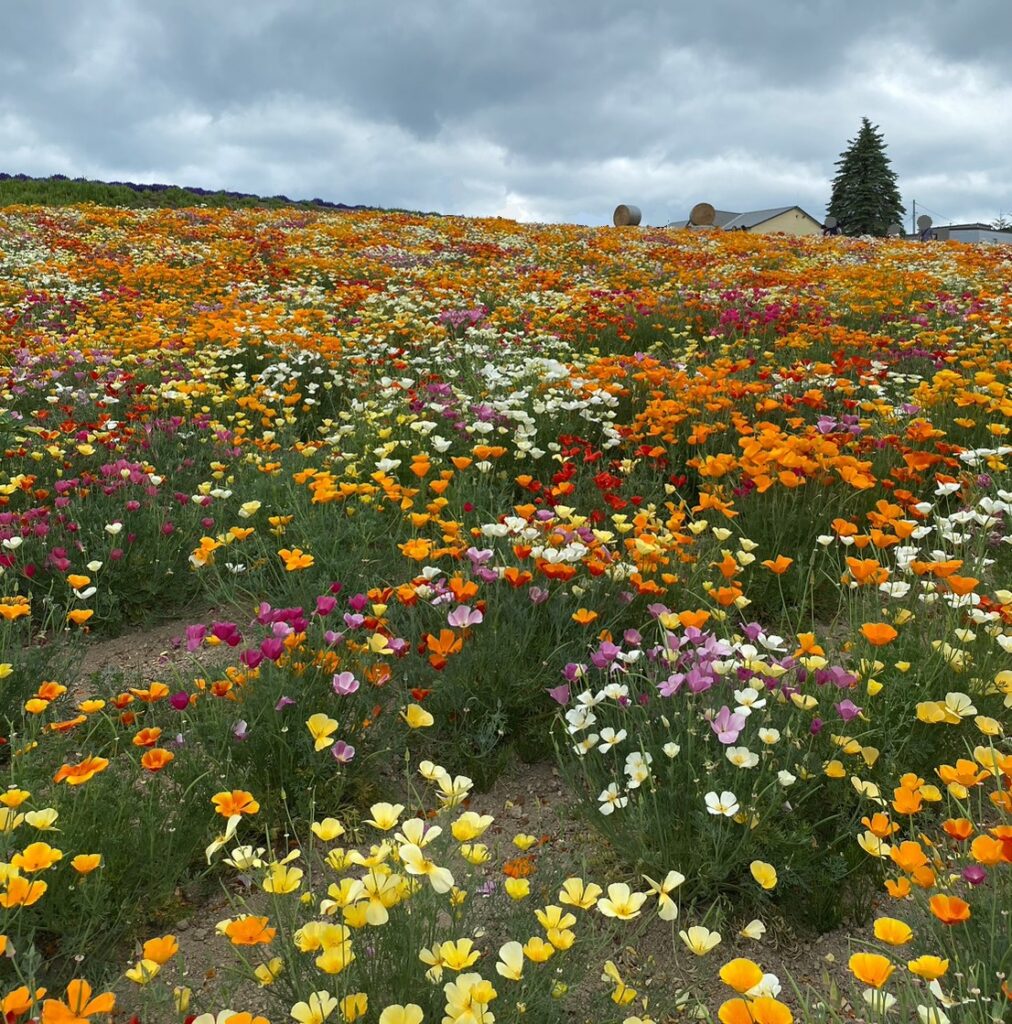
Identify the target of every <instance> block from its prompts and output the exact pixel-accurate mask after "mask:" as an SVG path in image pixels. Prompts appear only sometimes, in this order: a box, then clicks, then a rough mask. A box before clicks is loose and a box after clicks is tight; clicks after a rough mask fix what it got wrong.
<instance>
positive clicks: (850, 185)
mask: <svg viewBox="0 0 1012 1024" xmlns="http://www.w3.org/2000/svg"><path fill="white" fill-rule="evenodd" d="M836 166H837V168H839V170H838V171H837V173H836V177H835V178H834V179H833V196H832V198H831V199H830V201H829V215H830V216H832V217H835V218H836V220H837V223H838V224H839V226H840V229H841V230H842V231H843V232H844V233H845V234H848V235H884V234H885V233H886V229H887V228H888V227H889V225H890V224H892V223H893V222H894V221H899V222H902V219H903V214H904V212H905V209H904V207H903V204H902V203H901V202H900V193H899V190H898V189H897V188H896V172H895V171H893V170H892V168H891V167H890V166H889V158H888V157H887V156H886V154H885V143H884V142H883V141H882V133H881V132H880V131H879V130H878V125H873V124H872V123H871V122H870V121H869V120H868V118H866V117H862V118H861V130H860V131H859V132H858V133H857V138H855V139H850V140H848V142H847V149H846V151H845V152H843V153H841V154H840V159H839V160H837V161H836Z"/></svg>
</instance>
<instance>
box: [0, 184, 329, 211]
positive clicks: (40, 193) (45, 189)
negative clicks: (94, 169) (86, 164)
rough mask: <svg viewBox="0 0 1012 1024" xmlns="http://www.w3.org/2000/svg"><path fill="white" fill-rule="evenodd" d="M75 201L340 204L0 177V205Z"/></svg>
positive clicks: (143, 205) (151, 205)
mask: <svg viewBox="0 0 1012 1024" xmlns="http://www.w3.org/2000/svg"><path fill="white" fill-rule="evenodd" d="M77 203H96V204H98V205H100V206H120V207H130V208H132V209H156V208H166V207H167V208H171V209H177V208H179V207H185V206H197V205H200V204H203V205H205V206H215V207H228V208H230V209H241V208H250V207H256V208H261V209H263V208H266V209H278V208H281V207H289V206H291V207H299V208H301V209H308V210H323V209H332V208H339V207H338V204H336V203H328V202H326V201H324V200H322V199H298V200H296V199H289V198H288V197H287V196H258V195H250V194H247V193H243V192H231V191H229V192H225V191H217V192H210V191H206V190H203V189H199V190H198V189H194V188H181V187H179V186H176V185H169V186H165V185H136V184H133V183H130V184H121V183H109V182H104V181H89V180H85V179H84V178H75V179H73V180H71V179H69V178H67V177H65V176H64V175H52V176H50V177H48V178H32V177H21V176H18V177H12V176H9V175H8V176H5V177H4V178H2V179H0V206H17V205H25V206H73V205H75V204H77Z"/></svg>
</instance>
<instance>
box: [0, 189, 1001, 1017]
mask: <svg viewBox="0 0 1012 1024" xmlns="http://www.w3.org/2000/svg"><path fill="white" fill-rule="evenodd" d="M1010 280H1012V253H1009V252H1008V250H1003V249H1002V248H1000V247H994V248H991V249H981V248H974V247H964V246H960V245H958V244H955V243H951V244H950V243H937V244H924V245H917V244H911V243H906V242H897V241H884V240H871V239H846V238H827V239H823V238H814V239H796V238H787V237H763V236H753V235H746V234H736V233H729V234H726V235H724V234H712V233H707V232H688V231H663V230H656V229H643V230H629V231H625V230H612V229H608V230H605V229H589V228H577V227H564V226H527V225H518V224H515V223H513V222H509V221H501V220H468V219H462V218H435V217H422V216H414V215H407V214H384V213H378V212H377V213H373V212H355V213H344V214H330V213H315V212H307V211H301V210H299V211H296V210H291V209H288V210H271V211H263V210H261V211H251V210H242V211H234V210H233V211H229V210H210V209H204V208H197V209H185V210H150V211H128V210H119V209H103V208H100V207H94V206H88V207H70V208H65V209H61V210H51V209H44V208H40V207H8V208H6V209H4V210H2V211H0V354H2V362H0V396H2V404H0V446H2V448H3V455H4V458H3V462H2V464H0V770H2V772H3V775H4V780H3V786H2V790H0V1016H3V1015H6V1019H7V1020H9V1021H41V1022H43V1024H74V1022H81V1021H106V1020H113V1021H123V1022H125V1021H128V1020H136V1021H142V1022H144V1024H152V1022H154V1024H159V1022H181V1021H194V1020H195V1021H197V1022H198V1024H230V1022H231V1024H264V1022H265V1021H270V1022H273V1024H280V1022H282V1021H287V1020H295V1021H298V1022H299V1024H322V1022H323V1021H325V1020H330V1021H334V1022H345V1021H346V1022H351V1021H356V1020H358V1021H362V1022H363V1024H420V1022H424V1024H436V1022H442V1024H493V1022H499V1024H506V1022H518V1021H521V1020H524V1021H537V1022H541V1021H573V1022H582V1021H592V1022H595V1024H650V1022H652V1024H663V1022H665V1021H670V1020H676V1019H678V1020H680V1019H696V1020H712V1021H717V1020H719V1021H721V1022H724V1024H785V1022H790V1021H792V1020H794V1021H805V1022H816V1021H819V1022H830V1021H845V1020H868V1021H878V1020H895V1021H898V1022H906V1021H921V1022H924V1024H945V1022H947V1021H953V1022H988V1021H1002V1020H1008V1019H1009V1013H1010V1006H1012V988H1010V984H1009V982H1008V980H1007V975H1008V972H1009V970H1010V968H1012V953H1010V945H1012V943H1010V941H1009V935H1010V934H1012V923H1010V921H1009V911H1010V908H1012V744H1010V741H1009V736H1008V731H1009V720H1010V719H1009V711H1010V708H1012V438H1010V430H1012V387H1010V384H1009V381H1010V377H1012V373H1010V371H1012V292H1010V288H1009V282H1010ZM210 608H213V609H215V612H214V613H213V614H211V613H208V612H207V609H210ZM166 617H174V618H185V619H186V623H187V624H186V626H185V628H183V629H182V630H181V631H180V638H179V654H180V658H179V659H178V660H176V661H174V662H173V664H172V666H169V667H167V668H166V669H165V670H164V671H161V672H160V673H158V674H156V675H154V676H152V674H151V673H147V674H145V675H139V674H138V673H137V672H136V671H132V672H121V671H118V670H117V666H116V665H109V666H107V667H106V670H105V671H103V672H101V673H97V674H96V673H92V674H90V675H86V674H84V673H82V672H81V671H80V664H81V658H82V654H83V652H84V650H85V649H86V648H88V647H89V645H91V646H93V645H94V644H95V643H97V642H100V641H101V639H102V638H103V637H110V636H117V635H122V634H124V633H126V634H128V635H129V634H130V633H131V631H133V630H137V629H139V628H141V627H143V626H144V625H145V624H147V623H150V622H152V621H156V620H159V619H164V618H166ZM544 762H552V763H553V764H554V765H555V766H556V767H557V770H558V773H559V777H560V779H561V780H562V782H563V784H564V787H565V792H566V793H567V794H568V795H567V801H568V804H569V808H570V810H569V813H570V814H571V815H572V817H573V818H574V820H575V821H576V822H577V823H578V826H577V827H578V831H579V832H580V833H581V834H582V836H583V839H584V841H583V842H582V843H581V844H578V845H577V847H576V848H575V849H574V848H573V847H572V844H568V843H562V842H560V841H559V837H558V836H555V835H553V834H543V835H529V834H526V833H524V832H520V833H517V834H514V833H515V830H514V829H511V827H510V823H509V821H505V820H493V817H492V816H491V815H488V814H484V813H480V812H479V811H478V810H475V809H474V808H473V806H472V805H474V806H479V805H478V803H477V798H478V796H479V794H480V793H481V792H482V791H484V790H487V789H488V788H489V787H491V786H493V785H494V784H495V783H496V780H497V779H498V778H499V777H500V776H501V775H502V774H503V773H504V772H506V771H510V772H516V771H520V772H521V773H522V772H523V771H524V768H523V765H528V764H538V763H544ZM518 765H519V766H521V767H520V768H519V769H518V767H517V766H518ZM211 892H218V893H224V894H225V895H226V896H227V898H228V901H229V905H230V908H231V909H230V913H229V914H228V916H227V917H226V918H224V919H221V920H218V919H217V918H215V919H214V920H211V921H209V922H208V926H209V928H210V929H211V931H212V933H213V940H214V942H215V948H216V950H217V952H216V954H215V956H216V963H215V973H216V975H217V981H216V983H215V985H212V986H199V987H195V986H193V985H192V984H191V983H190V981H189V980H188V978H189V975H187V974H186V972H185V971H184V970H183V963H182V962H183V960H184V958H185V949H182V948H181V945H184V944H183V943H181V940H180V939H179V936H178V934H177V931H176V929H175V927H174V926H175V924H176V922H178V921H179V919H180V918H181V917H183V916H184V915H193V914H195V913H197V914H199V912H200V905H201V904H200V900H201V899H202V898H204V897H206V896H207V894H208V893H211ZM841 930H844V931H845V933H846V935H847V936H848V942H849V945H848V952H847V955H846V957H845V960H846V963H845V964H844V965H843V970H842V972H841V973H840V975H839V977H838V979H837V980H832V981H831V979H829V978H828V977H827V984H826V985H825V986H823V988H821V989H820V988H818V987H815V986H811V985H805V986H802V985H801V984H799V983H796V982H795V981H794V979H792V977H790V976H789V975H788V974H787V973H785V972H783V971H782V972H781V975H780V976H776V975H774V974H773V973H770V972H769V971H768V970H766V969H765V968H764V959H766V958H767V957H768V955H769V953H770V951H771V950H772V949H773V946H774V945H775V943H776V942H779V941H783V940H784V938H785V937H786V936H798V935H802V936H813V935H819V934H822V933H827V932H834V933H839V932H840V931H841ZM742 949H745V950H746V952H748V953H749V955H747V956H746V955H736V954H737V953H739V952H741V951H742ZM728 950H732V953H731V954H728V955H725V953H727V951H728ZM651 965H654V966H651ZM655 967H656V971H655ZM673 978H682V979H685V978H688V979H689V980H688V981H684V983H683V981H679V982H678V983H677V984H676V983H675V982H674V981H672V979H673ZM830 982H831V983H830ZM697 983H698V984H697ZM715 994H716V995H715Z"/></svg>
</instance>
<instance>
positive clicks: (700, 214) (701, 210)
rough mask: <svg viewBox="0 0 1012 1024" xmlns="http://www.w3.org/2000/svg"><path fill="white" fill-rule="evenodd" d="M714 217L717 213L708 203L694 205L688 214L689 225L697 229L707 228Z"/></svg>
mask: <svg viewBox="0 0 1012 1024" xmlns="http://www.w3.org/2000/svg"><path fill="white" fill-rule="evenodd" d="M716 217H717V211H716V210H715V209H714V208H713V207H712V206H711V205H710V204H709V203H696V205H695V206H694V207H693V208H692V211H691V212H690V213H689V223H690V224H691V225H692V226H693V227H697V228H703V227H709V226H710V225H711V224H713V222H714V220H715V219H716Z"/></svg>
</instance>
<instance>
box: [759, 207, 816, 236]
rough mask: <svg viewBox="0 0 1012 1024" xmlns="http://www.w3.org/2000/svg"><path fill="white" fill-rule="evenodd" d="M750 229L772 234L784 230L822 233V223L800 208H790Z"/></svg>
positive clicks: (805, 233)
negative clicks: (818, 222)
mask: <svg viewBox="0 0 1012 1024" xmlns="http://www.w3.org/2000/svg"><path fill="white" fill-rule="evenodd" d="M749 231H751V232H752V233H753V234H761V235H771V234H773V232H774V231H783V232H784V234H786V235H821V234H822V225H821V224H817V223H816V222H815V221H814V220H812V218H811V217H809V216H808V215H807V214H805V213H802V212H801V211H800V210H788V211H787V212H786V213H780V214H777V216H776V217H773V218H772V219H771V220H767V221H763V223H762V224H757V225H756V226H755V227H754V228H749Z"/></svg>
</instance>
